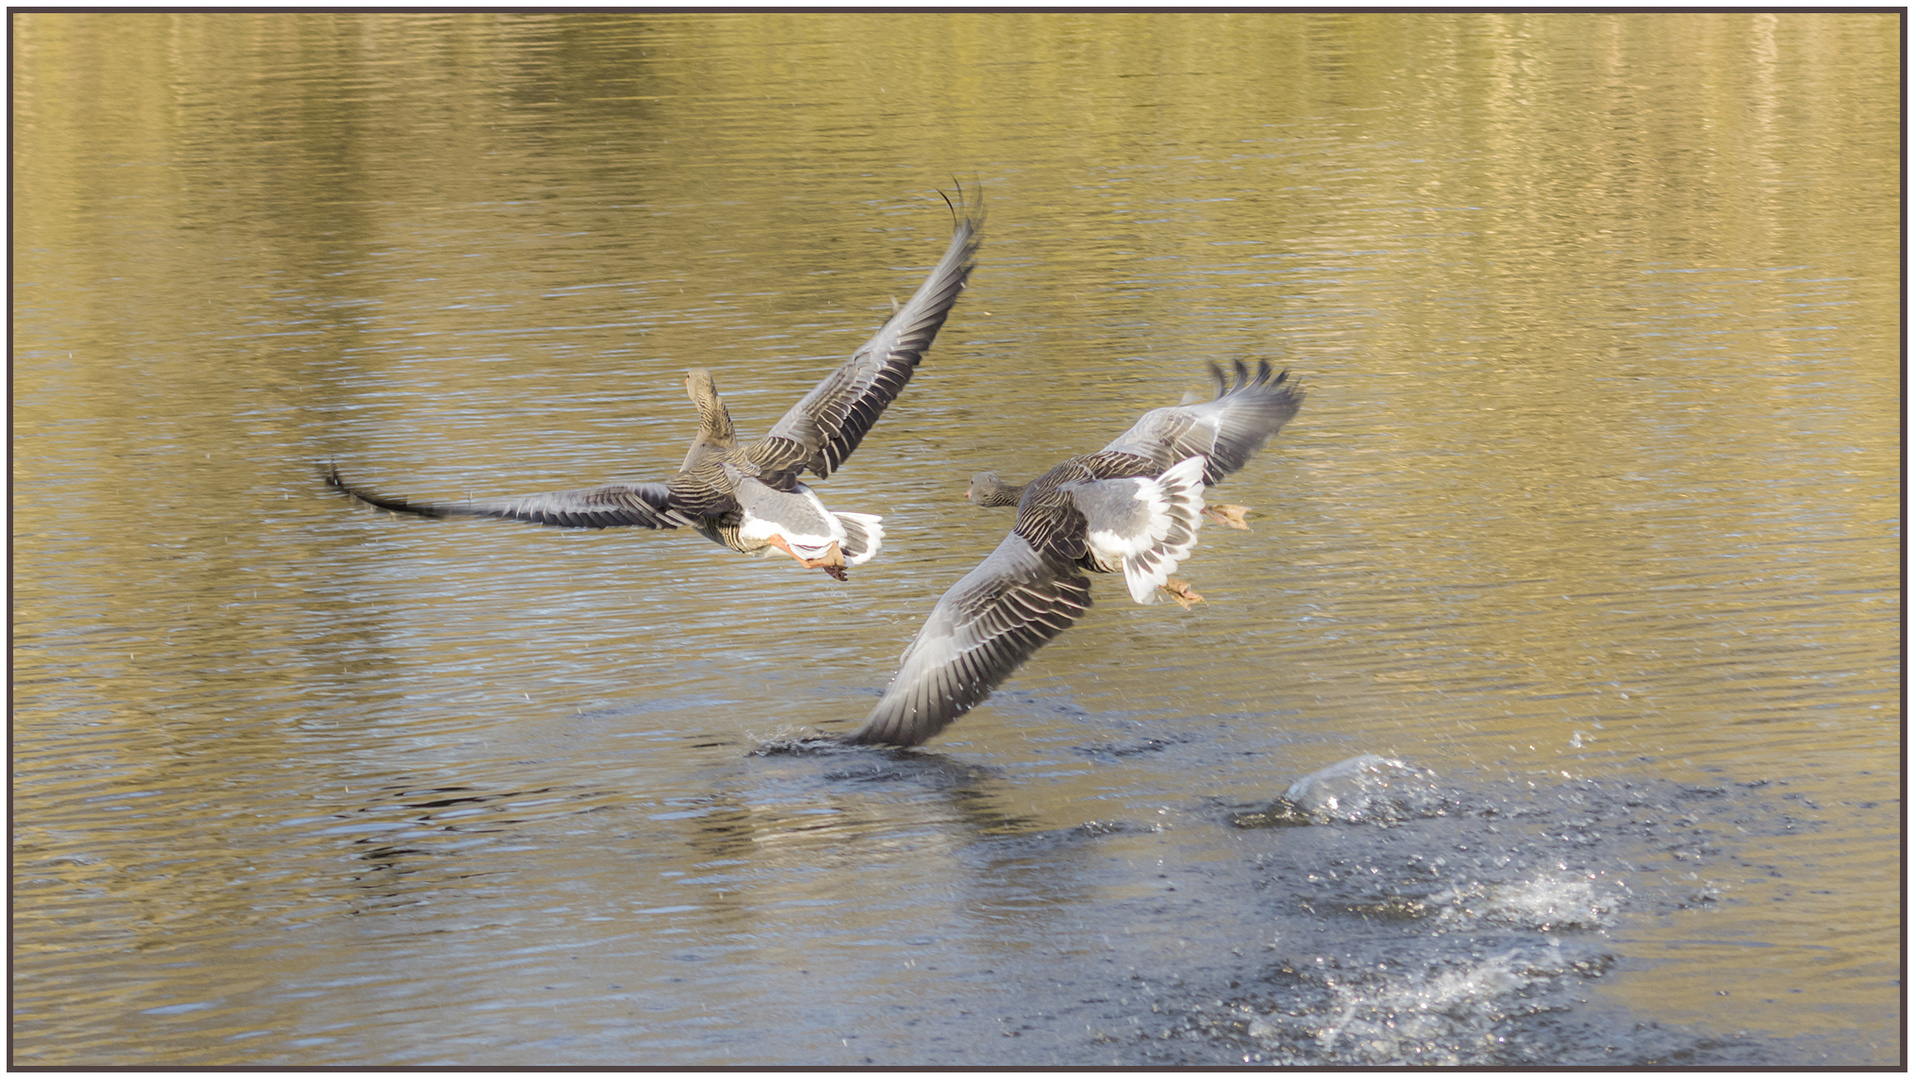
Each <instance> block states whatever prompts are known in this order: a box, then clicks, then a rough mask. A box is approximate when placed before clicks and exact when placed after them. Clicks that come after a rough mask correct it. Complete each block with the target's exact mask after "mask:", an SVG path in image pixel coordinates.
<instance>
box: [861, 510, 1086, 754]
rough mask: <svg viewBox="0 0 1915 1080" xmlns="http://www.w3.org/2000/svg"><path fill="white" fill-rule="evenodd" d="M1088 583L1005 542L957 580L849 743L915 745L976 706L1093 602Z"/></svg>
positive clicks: (1013, 541) (1018, 543)
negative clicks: (882, 695) (881, 696)
mask: <svg viewBox="0 0 1915 1080" xmlns="http://www.w3.org/2000/svg"><path fill="white" fill-rule="evenodd" d="M1090 603H1091V598H1090V579H1089V578H1086V577H1085V576H1083V575H1082V574H1080V573H1078V572H1077V571H1076V570H1075V568H1073V567H1070V566H1068V565H1065V564H1062V563H1059V562H1058V561H1057V560H1055V559H1047V558H1045V557H1044V556H1042V555H1040V554H1039V553H1038V552H1037V551H1036V550H1034V549H1033V548H1032V547H1031V545H1030V544H1029V542H1027V541H1026V540H1025V539H1024V538H1023V537H1021V536H1019V535H1017V534H1016V533H1012V534H1010V535H1009V536H1006V537H1005V538H1004V542H1003V543H1001V544H999V545H998V546H997V550H995V551H993V552H991V554H990V555H989V556H987V557H986V558H985V560H984V561H983V562H982V563H979V564H978V566H977V568H976V569H974V570H972V571H971V572H970V573H969V574H966V575H965V576H964V577H963V578H961V579H959V581H958V583H957V584H956V585H953V586H951V588H950V589H949V591H947V592H946V593H945V594H944V596H943V597H942V598H941V599H939V600H938V602H937V606H936V607H934V608H933V609H932V610H931V616H930V618H928V619H926V620H925V622H924V627H923V629H921V630H919V631H918V635H917V637H914V638H912V639H911V644H910V645H909V646H907V647H906V648H905V650H904V655H903V657H902V658H901V660H900V662H899V665H898V673H897V675H896V676H895V677H893V678H892V680H891V685H890V686H889V687H888V688H886V689H885V692H884V697H883V698H881V699H879V701H878V704H877V707H876V708H874V709H872V710H871V715H870V716H868V717H866V718H865V721H864V723H863V724H862V725H861V726H860V727H859V728H858V729H857V730H856V731H854V732H852V733H851V734H850V735H849V736H846V741H847V742H852V743H888V744H891V745H894V746H916V745H918V744H919V743H921V742H924V741H925V740H926V739H929V738H930V737H932V736H933V735H936V734H937V733H938V732H940V731H943V730H944V729H945V727H946V726H948V725H949V724H950V723H951V721H953V720H956V719H957V718H958V717H960V716H963V715H964V714H965V713H967V712H969V711H971V709H972V708H973V707H975V706H976V705H977V704H978V703H979V702H981V701H983V700H984V699H985V698H987V697H989V696H990V695H991V691H992V690H994V689H996V688H997V686H998V684H999V683H1002V682H1003V681H1004V680H1005V679H1006V678H1008V677H1009V676H1010V674H1011V672H1013V671H1015V670H1017V667H1018V665H1020V664H1022V663H1023V662H1024V661H1026V660H1028V659H1030V657H1031V655H1032V654H1033V653H1035V652H1037V650H1038V649H1039V648H1040V647H1041V646H1042V645H1043V644H1044V643H1045V642H1047V641H1050V640H1051V639H1052V638H1055V637H1056V636H1058V635H1059V634H1062V633H1063V632H1064V631H1065V630H1068V629H1069V628H1070V627H1071V625H1072V624H1073V623H1075V622H1076V621H1077V618H1078V616H1080V615H1082V614H1083V613H1084V610H1085V609H1086V608H1088V607H1090Z"/></svg>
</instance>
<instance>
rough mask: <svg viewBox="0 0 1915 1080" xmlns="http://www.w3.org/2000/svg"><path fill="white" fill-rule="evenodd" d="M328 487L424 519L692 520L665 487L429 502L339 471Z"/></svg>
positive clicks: (606, 524) (580, 524)
mask: <svg viewBox="0 0 1915 1080" xmlns="http://www.w3.org/2000/svg"><path fill="white" fill-rule="evenodd" d="M326 483H328V484H331V485H332V486H333V487H335V488H338V489H339V490H340V491H343V492H345V493H346V494H348V495H350V496H352V497H353V498H355V499H358V500H359V501H360V502H364V503H369V504H371V505H373V506H377V507H379V508H380V509H381V510H393V511H397V512H398V513H402V514H417V515H419V516H420V517H431V518H448V517H491V518H509V519H511V520H513V521H529V522H531V523H533V524H535V525H558V526H563V527H567V528H573V529H607V528H612V527H614V526H620V525H636V526H640V527H642V528H646V529H676V528H678V527H679V526H681V525H691V524H692V520H691V519H690V518H688V517H686V516H685V515H683V514H681V513H679V512H678V511H676V510H673V509H672V508H671V505H670V502H671V490H670V489H669V488H667V487H666V486H665V485H664V484H603V485H600V486H599V487H595V488H578V489H576V490H573V491H552V492H547V493H545V494H543V495H526V496H523V497H520V498H516V499H471V500H466V501H461V502H447V503H429V502H414V501H412V500H410V499H401V498H396V497H394V496H391V495H380V494H378V493H377V492H373V491H368V490H367V489H365V488H362V487H359V486H357V485H354V484H349V483H347V482H346V480H345V478H344V477H342V476H340V475H339V469H338V468H337V467H336V466H335V467H329V468H327V470H326Z"/></svg>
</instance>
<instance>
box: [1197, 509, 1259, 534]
mask: <svg viewBox="0 0 1915 1080" xmlns="http://www.w3.org/2000/svg"><path fill="white" fill-rule="evenodd" d="M1249 512H1250V508H1249V507H1248V506H1238V505H1237V504H1236V503H1207V504H1205V506H1204V516H1205V517H1207V518H1209V519H1210V520H1212V521H1214V522H1216V523H1217V524H1219V525H1228V526H1230V527H1231V528H1233V529H1244V530H1248V529H1249V528H1250V526H1249V525H1247V524H1245V523H1244V520H1243V516H1244V515H1245V514H1247V513H1249Z"/></svg>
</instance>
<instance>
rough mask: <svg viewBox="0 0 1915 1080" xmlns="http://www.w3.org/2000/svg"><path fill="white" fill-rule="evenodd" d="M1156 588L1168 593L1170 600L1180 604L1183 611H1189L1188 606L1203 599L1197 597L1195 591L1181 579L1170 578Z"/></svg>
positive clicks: (1188, 583)
mask: <svg viewBox="0 0 1915 1080" xmlns="http://www.w3.org/2000/svg"><path fill="white" fill-rule="evenodd" d="M1157 587H1158V588H1160V589H1162V590H1164V591H1165V592H1167V593H1169V594H1170V598H1171V599H1172V600H1175V601H1177V602H1178V603H1179V604H1182V605H1183V608H1184V610H1185V611H1189V610H1190V605H1192V604H1196V603H1200V602H1202V600H1203V597H1201V596H1198V595H1197V590H1195V589H1193V588H1191V587H1190V582H1188V581H1185V580H1184V579H1183V578H1179V577H1174V578H1171V579H1170V580H1168V581H1166V582H1164V583H1163V584H1162V585H1159V586H1157Z"/></svg>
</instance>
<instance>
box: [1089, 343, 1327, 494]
mask: <svg viewBox="0 0 1915 1080" xmlns="http://www.w3.org/2000/svg"><path fill="white" fill-rule="evenodd" d="M1210 374H1211V376H1212V377H1214V378H1215V379H1216V380H1217V390H1218V394H1217V396H1216V398H1215V399H1213V400H1211V401H1205V402H1199V403H1197V404H1192V405H1173V406H1170V407H1167V408H1162V409H1152V410H1150V411H1149V412H1147V413H1145V414H1144V415H1143V417H1142V418H1140V419H1139V420H1138V421H1137V423H1135V424H1133V425H1132V426H1131V429H1130V430H1129V431H1126V432H1124V433H1123V434H1122V435H1119V436H1118V437H1117V439H1116V441H1114V442H1112V443H1111V444H1110V445H1109V446H1106V447H1104V449H1103V451H1102V452H1103V453H1106V454H1111V453H1117V454H1132V455H1136V456H1138V457H1143V458H1147V459H1149V460H1150V462H1151V463H1152V465H1153V466H1154V467H1153V469H1152V471H1153V472H1155V471H1161V470H1163V469H1166V468H1169V467H1170V466H1171V465H1173V464H1175V463H1177V462H1179V461H1182V460H1183V459H1185V458H1188V457H1191V456H1193V455H1198V456H1202V457H1203V459H1204V483H1205V484H1215V483H1216V482H1217V481H1219V480H1222V479H1223V478H1224V477H1226V476H1228V475H1230V474H1231V473H1233V472H1236V471H1237V470H1238V469H1241V468H1243V466H1244V463H1245V462H1247V461H1249V460H1250V455H1252V454H1254V453H1256V452H1257V451H1258V450H1260V449H1262V448H1263V444H1264V443H1266V442H1269V441H1270V437H1271V436H1273V435H1275V434H1276V433H1277V432H1278V431H1279V430H1281V429H1282V427H1283V425H1284V424H1285V423H1287V422H1288V421H1289V420H1290V418H1291V417H1293V416H1295V415H1296V414H1297V410H1298V409H1299V408H1301V407H1302V405H1303V390H1302V388H1301V387H1299V386H1297V384H1295V383H1293V382H1290V381H1289V378H1290V373H1289V372H1288V371H1282V372H1279V373H1277V374H1276V375H1275V377H1272V375H1271V369H1270V364H1269V362H1268V361H1263V360H1259V361H1258V362H1257V370H1256V373H1255V374H1254V375H1253V374H1252V373H1251V372H1250V370H1249V369H1248V368H1246V367H1245V366H1244V364H1243V361H1241V360H1239V361H1237V362H1236V364H1235V371H1234V374H1235V376H1236V377H1235V379H1234V380H1232V379H1229V378H1226V377H1225V375H1224V373H1223V371H1222V370H1221V369H1220V368H1218V367H1217V365H1215V364H1212V365H1210Z"/></svg>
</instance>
